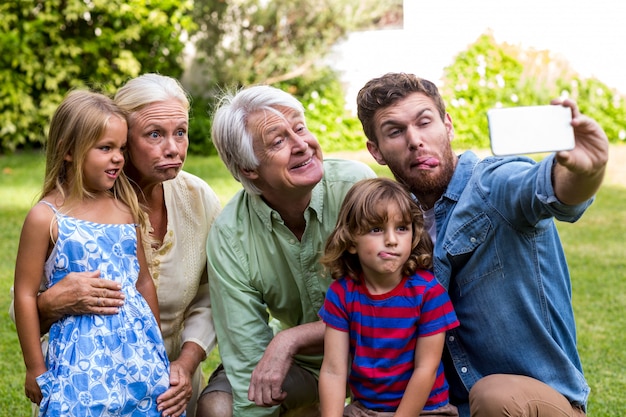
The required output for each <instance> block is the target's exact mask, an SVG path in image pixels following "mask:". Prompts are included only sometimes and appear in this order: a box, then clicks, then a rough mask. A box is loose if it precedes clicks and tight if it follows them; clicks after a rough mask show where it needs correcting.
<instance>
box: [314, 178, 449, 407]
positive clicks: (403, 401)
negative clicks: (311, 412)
mask: <svg viewBox="0 0 626 417" xmlns="http://www.w3.org/2000/svg"><path fill="white" fill-rule="evenodd" d="M423 225H424V223H423V218H422V214H421V211H420V209H419V207H418V206H417V205H416V204H415V202H414V201H413V200H412V198H411V196H410V195H409V193H408V192H407V191H406V190H405V189H404V188H403V187H402V185H400V184H399V183H397V182H395V181H393V180H390V179H384V178H375V179H369V180H363V181H360V182H358V183H356V184H355V185H354V186H353V187H352V188H351V189H350V191H349V192H348V194H347V195H346V198H345V200H344V202H343V205H342V208H341V211H340V213H339V218H338V220H337V226H336V228H335V230H334V231H333V232H332V233H331V235H330V236H329V238H328V240H327V243H326V250H325V254H324V256H323V257H322V259H321V262H322V263H323V264H324V266H326V267H327V268H328V269H329V270H330V273H331V275H332V277H333V278H334V279H335V281H333V282H332V283H331V285H330V288H329V289H328V293H327V295H326V300H325V302H324V306H323V307H322V309H321V310H320V317H321V318H322V320H323V321H324V322H325V323H326V333H325V336H324V346H325V349H324V360H323V363H322V369H321V372H320V380H319V387H320V400H321V407H322V416H323V417H333V416H337V417H340V416H350V417H356V416H396V417H401V416H417V415H429V416H457V415H458V413H457V410H456V407H454V406H452V405H450V404H449V403H448V385H447V382H446V380H445V377H444V374H443V366H442V363H441V354H442V351H443V344H444V336H445V331H446V330H447V329H451V328H454V327H456V326H458V325H459V323H458V320H457V318H456V315H455V313H454V310H453V309H452V305H451V303H450V299H449V298H448V294H447V293H446V291H445V289H444V288H443V287H442V286H441V285H440V284H439V283H438V282H437V280H436V279H435V278H434V276H433V274H432V272H430V270H429V268H431V267H432V243H431V240H430V238H429V237H428V234H427V233H426V231H425V230H424V227H423ZM349 364H350V365H349ZM349 366H350V372H349V375H348V367H349ZM346 380H348V382H349V385H350V388H351V393H352V403H351V404H350V405H349V406H347V407H345V410H344V404H345V386H346Z"/></svg>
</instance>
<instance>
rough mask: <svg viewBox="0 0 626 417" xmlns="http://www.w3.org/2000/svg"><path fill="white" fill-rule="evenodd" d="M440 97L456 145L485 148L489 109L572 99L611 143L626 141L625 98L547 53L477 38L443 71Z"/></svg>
mask: <svg viewBox="0 0 626 417" xmlns="http://www.w3.org/2000/svg"><path fill="white" fill-rule="evenodd" d="M441 94H442V96H443V97H444V100H445V101H446V103H447V104H448V111H449V113H450V114H451V116H452V119H453V122H454V127H455V145H458V146H459V147H461V148H471V147H476V148H488V147H489V128H488V124H487V116H486V114H487V110H488V109H490V108H493V107H511V106H531V105H545V104H549V102H550V100H551V99H553V98H557V97H562V96H565V97H571V98H573V99H575V100H576V101H577V103H578V105H579V107H580V109H581V111H582V112H583V113H585V114H587V115H588V116H590V117H592V118H594V119H596V120H597V121H598V122H599V123H600V125H601V126H602V127H603V128H604V129H605V131H606V132H607V135H608V136H609V139H610V140H611V141H613V142H616V141H617V140H625V139H626V108H625V104H626V103H625V102H624V97H623V96H621V95H619V94H618V93H617V92H616V91H612V90H611V89H609V88H608V87H607V86H606V85H604V84H602V83H601V82H600V81H598V80H595V79H581V78H580V77H579V76H578V75H577V74H576V72H575V71H574V70H573V69H572V68H571V67H570V66H569V64H568V63H567V61H565V60H564V59H562V58H560V57H558V56H554V55H553V54H551V53H550V52H548V51H535V50H526V49H522V48H520V47H518V46H514V45H508V44H506V43H504V44H498V43H497V42H496V41H495V39H494V38H493V36H492V35H491V34H490V33H486V34H483V35H481V36H480V37H479V38H478V39H477V40H476V42H474V43H473V44H472V45H470V46H469V47H468V49H467V50H466V51H463V52H461V53H459V54H458V55H457V56H456V58H455V60H454V62H453V63H452V65H450V66H449V67H447V68H445V70H444V77H443V86H442V88H441Z"/></svg>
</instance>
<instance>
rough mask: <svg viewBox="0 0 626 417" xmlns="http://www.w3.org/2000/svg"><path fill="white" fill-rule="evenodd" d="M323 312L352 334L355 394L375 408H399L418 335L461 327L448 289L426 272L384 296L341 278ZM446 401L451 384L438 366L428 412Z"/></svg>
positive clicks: (327, 319) (327, 320)
mask: <svg viewBox="0 0 626 417" xmlns="http://www.w3.org/2000/svg"><path fill="white" fill-rule="evenodd" d="M319 315H320V318H321V319H322V320H323V321H324V322H325V323H326V324H327V325H328V326H330V327H333V328H335V329H337V330H340V331H345V332H349V335H350V359H351V369H350V373H349V377H348V382H349V384H350V388H351V390H352V395H353V397H354V399H355V400H358V401H360V402H361V404H363V406H365V407H367V408H368V409H370V410H375V411H391V412H393V411H396V409H397V408H398V405H399V404H400V400H402V396H403V395H404V391H405V389H406V386H407V384H408V382H409V379H410V378H411V375H412V373H413V368H414V363H415V362H414V358H415V345H416V342H417V338H418V337H424V336H430V335H433V334H437V333H440V332H445V331H446V330H448V329H452V328H454V327H457V326H458V325H459V322H458V320H457V317H456V314H455V312H454V309H453V308H452V303H451V302H450V298H449V297H448V293H447V292H446V290H445V289H444V288H443V287H442V286H441V285H440V284H439V282H438V281H437V280H436V279H435V277H434V275H433V274H432V273H431V272H430V271H427V270H420V271H417V272H416V273H415V274H414V275H412V276H410V277H405V278H403V279H402V282H401V283H400V284H398V286H397V287H396V288H394V289H393V290H392V291H390V292H388V293H386V294H381V295H373V294H370V292H369V291H368V290H367V287H366V286H365V284H364V283H363V282H362V280H358V281H357V280H353V279H350V278H341V279H338V280H336V281H334V282H332V283H331V285H330V288H329V289H328V292H327V294H326V299H325V301H324V306H323V307H322V308H321V310H320V312H319ZM447 403H448V383H447V381H446V379H445V376H444V373H443V365H442V364H440V365H439V369H438V371H437V378H436V380H435V384H434V385H433V388H432V391H431V393H430V395H429V398H428V401H427V402H426V405H425V406H424V410H433V409H435V408H438V407H441V406H443V405H445V404H447Z"/></svg>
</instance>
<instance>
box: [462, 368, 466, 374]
mask: <svg viewBox="0 0 626 417" xmlns="http://www.w3.org/2000/svg"><path fill="white" fill-rule="evenodd" d="M461 372H463V373H464V374H465V373H467V367H465V366H464V367H462V368H461Z"/></svg>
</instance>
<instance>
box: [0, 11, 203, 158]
mask: <svg viewBox="0 0 626 417" xmlns="http://www.w3.org/2000/svg"><path fill="white" fill-rule="evenodd" d="M191 7H192V2H191V1H190V0H153V1H151V2H146V1H144V0H23V1H19V0H17V1H11V0H9V1H3V2H0V150H3V151H7V150H9V151H11V150H15V149H16V148H17V147H20V146H25V145H29V146H31V145H32V146H40V145H41V144H43V143H44V142H45V133H46V131H47V126H48V123H49V119H50V117H51V115H52V113H53V112H54V110H55V108H56V107H57V105H58V104H59V103H60V102H61V100H62V98H63V96H64V95H65V94H66V92H67V91H69V90H70V89H73V88H79V87H90V88H93V89H97V90H101V91H103V92H105V93H109V94H110V93H113V92H114V91H115V90H116V89H117V88H118V87H119V86H121V85H122V84H123V83H124V82H125V81H126V80H128V79H129V78H131V77H135V76H137V75H139V74H140V73H143V72H161V73H163V74H167V75H170V76H173V77H179V76H180V75H181V74H182V64H183V62H182V51H183V48H184V46H185V44H184V42H183V40H182V39H181V36H182V35H183V34H184V32H185V31H186V30H190V29H192V28H193V22H192V20H191V17H190V16H188V12H189V10H190V9H191Z"/></svg>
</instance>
